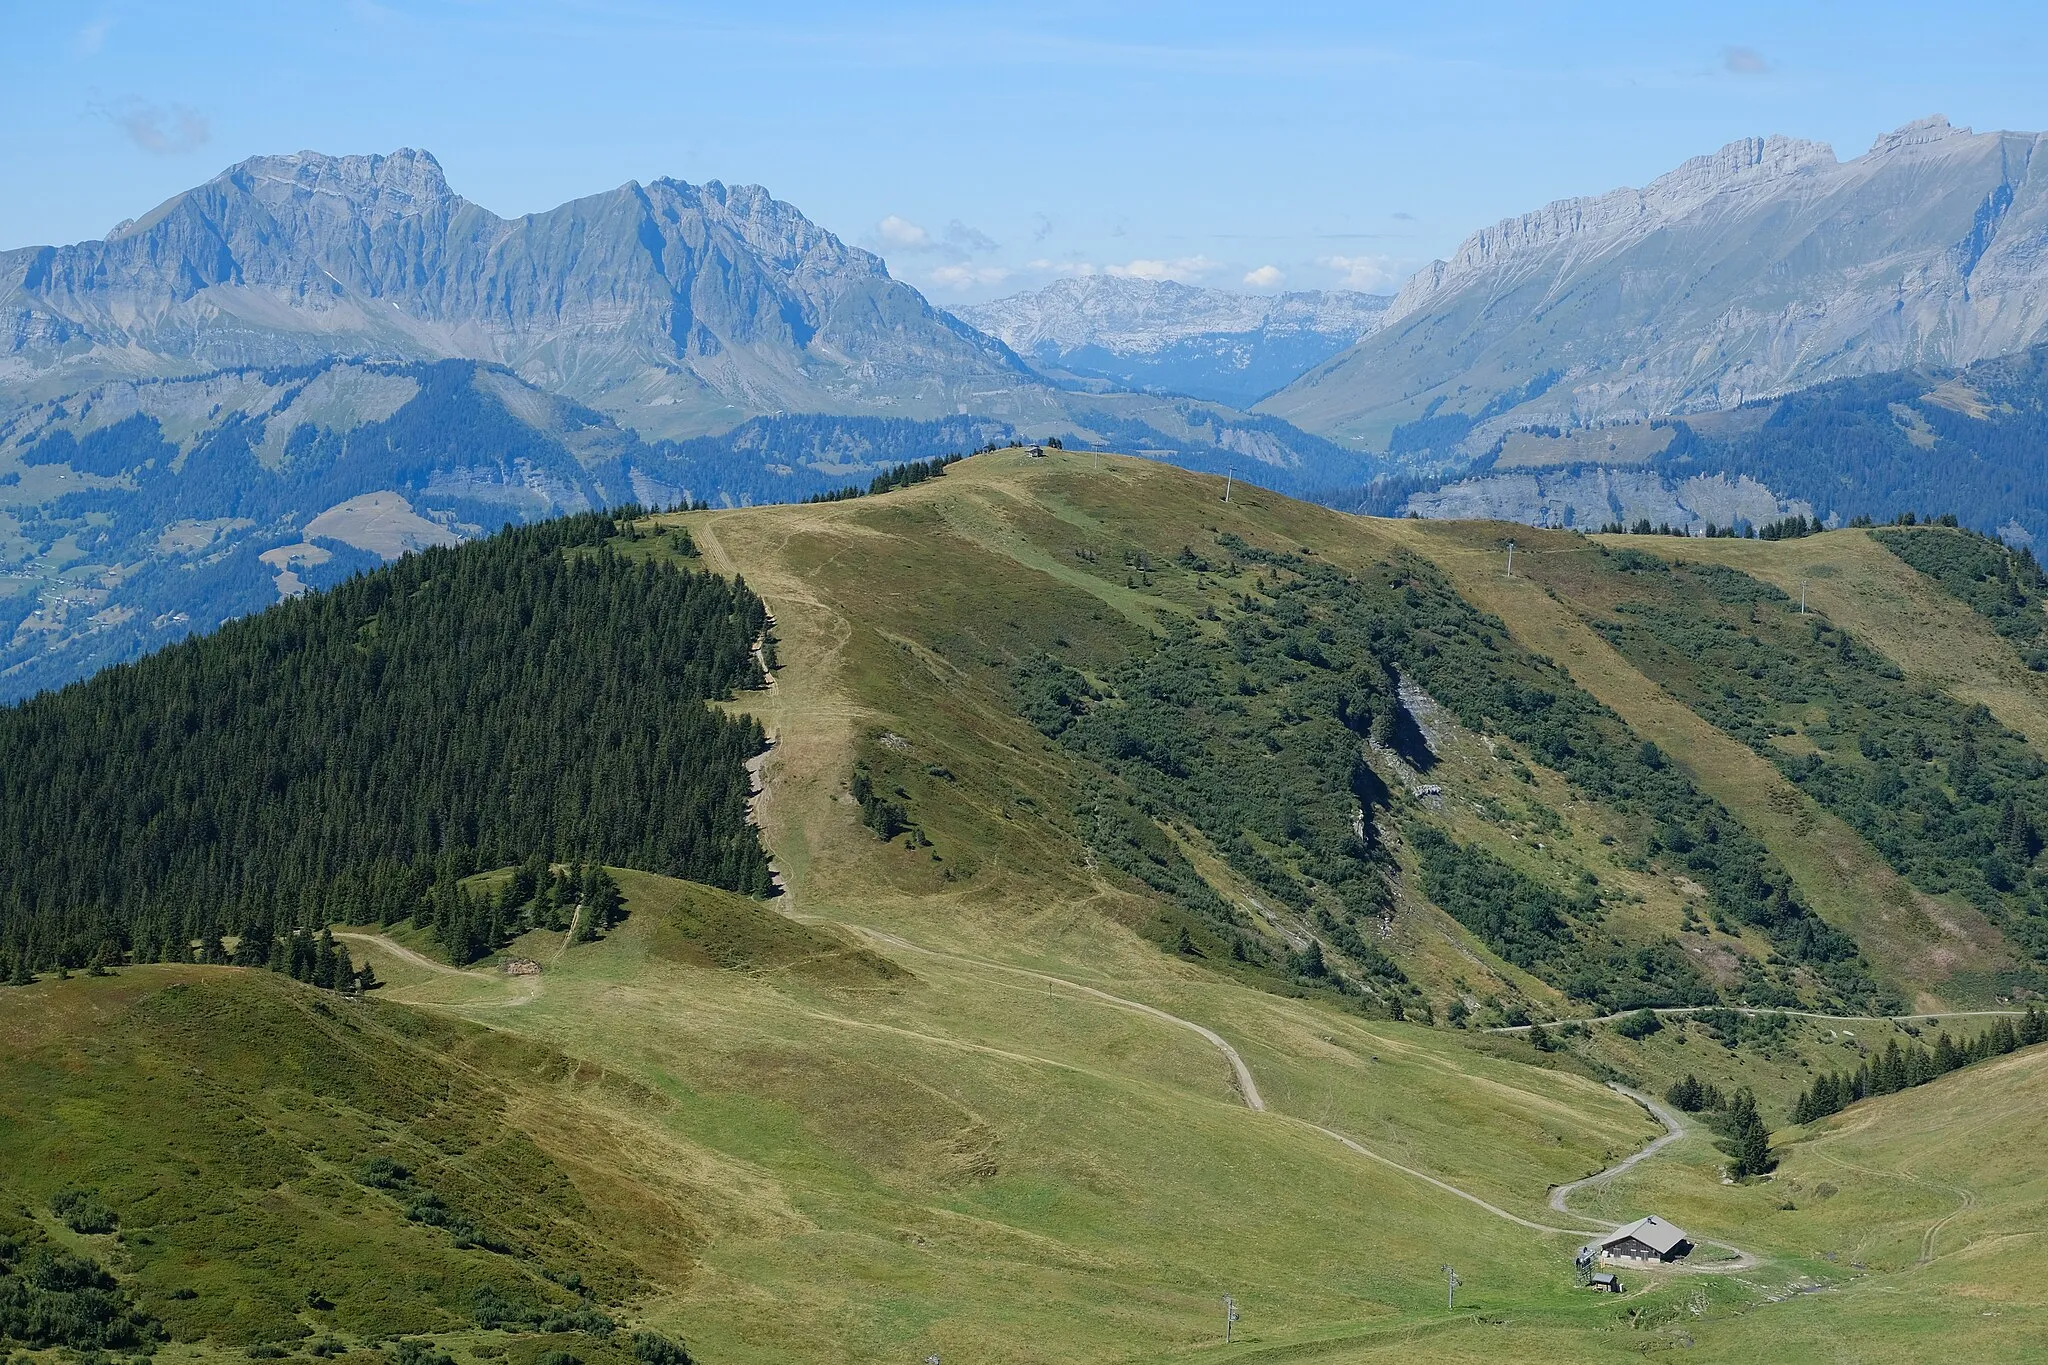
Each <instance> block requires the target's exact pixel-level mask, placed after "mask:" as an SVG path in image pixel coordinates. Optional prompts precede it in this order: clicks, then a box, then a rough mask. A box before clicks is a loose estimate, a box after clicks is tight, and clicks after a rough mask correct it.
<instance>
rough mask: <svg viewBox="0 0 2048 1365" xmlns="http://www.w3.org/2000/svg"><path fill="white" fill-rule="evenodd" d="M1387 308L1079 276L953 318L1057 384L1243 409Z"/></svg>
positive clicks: (1376, 300) (1381, 300) (1364, 330)
mask: <svg viewBox="0 0 2048 1365" xmlns="http://www.w3.org/2000/svg"><path fill="white" fill-rule="evenodd" d="M1389 302H1390V300H1389V299H1388V298H1387V297H1386V296H1384V295H1380V294H1363V293H1356V292H1351V291H1344V290H1332V291H1327V292H1326V291H1321V290H1314V291H1306V292H1300V293H1287V294H1279V295H1262V294H1233V293H1229V292H1226V291H1224V290H1221V289H1204V288H1199V287H1197V286H1194V285H1187V284H1181V283H1178V282H1177V281H1173V280H1138V279H1127V278H1116V277H1111V276H1107V275H1091V276H1085V277H1070V278H1067V279H1062V280H1056V281H1054V282H1053V283H1052V284H1049V285H1047V286H1046V287H1045V288H1043V289H1039V290H1035V291H1033V292H1031V293H1027V294H1015V295H1012V296H1011V297H1009V298H1005V299H997V300H996V301H994V302H993V303H984V304H977V305H975V306H973V307H969V308H958V309H955V310H954V312H955V313H956V314H957V315H958V316H959V317H960V318H962V319H963V320H965V321H966V322H968V323H970V324H972V325H973V326H975V327H977V328H979V329H981V330H982V331H983V332H986V333H987V334H988V335H990V336H992V337H995V338H997V339H998V340H1000V341H1002V342H1003V343H1004V344H1006V345H1007V346H1009V347H1010V348H1011V349H1012V350H1014V351H1016V352H1017V353H1018V354H1020V355H1022V356H1024V357H1025V358H1026V359H1027V360H1029V361H1030V362H1031V363H1032V364H1033V365H1034V366H1036V367H1037V368H1038V369H1039V370H1041V371H1042V372H1044V373H1045V374H1047V375H1048V376H1050V377H1052V378H1054V379H1056V380H1060V381H1062V382H1073V381H1077V380H1078V381H1082V382H1084V383H1087V382H1089V381H1092V383H1093V385H1094V386H1096V387H1103V386H1114V387H1118V388H1129V389H1139V390H1143V391H1146V392H1153V393H1175V394H1186V395H1188V396H1189V397H1193V398H1210V399H1214V400H1216V401H1218V402H1222V403H1229V404H1232V405H1233V406H1238V407H1249V406H1251V405H1252V404H1253V403H1256V402H1257V401H1258V400H1259V399H1261V398H1264V397H1265V396H1266V395H1268V394H1270V393H1272V392H1273V391H1274V390H1275V389H1278V388H1280V387H1282V386H1283V385H1285V384H1287V383H1288V382H1290V381H1291V380H1293V379H1295V378H1296V377H1298V376H1299V375H1301V374H1302V373H1303V372H1304V371H1305V370H1307V369H1309V368H1310V367H1312V366H1314V365H1318V364H1320V363H1322V362H1323V361H1325V360H1327V359H1329V358H1330V357H1331V356H1333V355H1335V354H1337V352H1339V351H1341V350H1343V349H1344V348H1345V347H1347V346H1349V345H1351V344H1352V343H1353V342H1355V341H1357V340H1358V339H1359V338H1361V337H1364V336H1366V335H1368V334H1370V333H1371V332H1372V331H1373V330H1374V329H1375V328H1377V327H1378V326H1379V323H1380V319H1381V317H1382V316H1383V315H1384V314H1385V312H1386V309H1387V304H1388V303H1389Z"/></svg>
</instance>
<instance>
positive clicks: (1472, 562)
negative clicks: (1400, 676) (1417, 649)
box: [1385, 521, 2003, 1012]
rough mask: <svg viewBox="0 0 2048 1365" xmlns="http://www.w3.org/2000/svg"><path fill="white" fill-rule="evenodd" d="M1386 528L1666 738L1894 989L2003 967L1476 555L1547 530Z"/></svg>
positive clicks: (1929, 1003) (1973, 915)
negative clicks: (1503, 537)
mask: <svg viewBox="0 0 2048 1365" xmlns="http://www.w3.org/2000/svg"><path fill="white" fill-rule="evenodd" d="M1385 527H1386V529H1387V530H1388V531H1389V532H1390V533H1391V534H1392V535H1394V536H1396V537H1397V538H1399V539H1402V540H1404V541H1405V542H1406V543H1407V544H1409V545H1410V546H1411V548H1413V549H1414V550H1415V551H1416V553H1418V554H1420V555H1421V556H1423V557H1424V558H1426V559H1429V560H1431V562H1433V563H1435V564H1436V565H1437V567H1438V568H1439V569H1441V570H1442V571H1443V573H1444V574H1445V575H1446V576H1448V577H1449V578H1450V579H1451V581H1452V582H1453V583H1454V584H1455V585H1456V586H1457V589H1458V591H1459V592H1460V593H1461V594H1463V595H1464V596H1465V597H1466V598H1467V600H1469V601H1471V602H1472V603H1473V604H1474V605H1475V606H1478V607H1479V608H1480V609H1481V610H1484V611H1488V612H1491V613H1493V614H1494V615H1496V616H1498V617H1500V618H1501V619H1502V620H1503V621H1505V622H1507V625H1508V629H1509V631H1510V632H1511V633H1513V635H1514V636H1515V638H1516V639H1517V640H1518V641H1519V642H1520V643H1521V644H1522V645H1523V646H1524V647H1525V648H1527V649H1530V650H1532V651H1534V652H1536V653H1539V654H1547V655H1549V656H1550V657H1551V658H1553V659H1555V660H1557V661H1558V663H1560V664H1561V665H1563V666H1564V668H1565V669H1566V670H1567V671H1568V672H1569V673H1570V674H1571V675H1572V677H1573V679H1574V680H1575V681H1576V682H1577V683H1578V684H1579V685H1580V686H1581V687H1583V688H1585V689H1586V690H1587V691H1588V692H1590V693H1592V694H1593V695H1594V696H1595V697H1596V698H1598V699H1599V700H1600V701H1602V702H1604V703H1605V704H1606V705H1608V706H1609V707H1611V708H1613V709H1614V710H1615V711H1616V712H1618V713H1619V714H1620V715H1621V716H1622V718H1623V719H1625V720H1626V721H1627V722H1628V723H1629V725H1630V727H1631V728H1633V729H1634V730H1636V732H1637V733H1639V734H1641V735H1643V736H1644V737H1645V738H1647V739H1652V740H1655V741H1656V742H1657V744H1658V745H1659V746H1660V747H1662V748H1663V749H1664V750H1665V751H1666V752H1668V753H1670V754H1671V755H1672V756H1673V757H1674V758H1676V759H1677V760H1678V761H1679V762H1680V763H1682V764H1684V765H1685V768H1686V770H1687V772H1688V773H1690V774H1691V775H1692V777H1693V780H1694V781H1696V782H1697V783H1699V785H1700V787H1701V788H1702V789H1703V790H1705V791H1706V792H1708V793H1709V794H1710V795H1712V796H1714V797H1716V798H1718V799H1719V800H1720V802H1721V803H1722V804H1723V805H1724V806H1726V807H1728V809H1730V810H1731V811H1735V812H1737V813H1738V815H1739V816H1740V818H1741V819H1742V820H1743V821H1744V822H1745V823H1746V824H1748V825H1749V827H1750V828H1751V829H1753V830H1754V831H1755V832H1756V834H1757V837H1758V838H1760V839H1762V840H1763V842H1764V844H1765V846H1766V847H1768V848H1769V849H1770V851H1771V852H1772V853H1773V854H1775V855H1776V856H1777V858H1778V860H1779V861H1780V862H1781V863H1783V864H1784V866H1785V868H1786V870H1787V871H1788V872H1790V873H1791V874H1792V876H1793V877H1794V878H1795V879H1796V880H1797V881H1798V883H1799V889H1800V890H1801V891H1802V892H1804V893H1805V895H1806V897H1807V899H1808V900H1809V901H1810V902H1811V903H1812V905H1813V907H1814V909H1815V910H1816V911H1817V912H1818V913H1819V914H1820V915H1821V916H1822V917H1823V918H1824V919H1826V920H1827V921H1828V923H1830V924H1833V925H1835V926H1836V927H1838V928H1842V929H1845V930H1847V931H1849V932H1850V933H1852V934H1854V935H1855V937H1856V940H1857V942H1858V943H1859V944H1861V945H1862V947H1863V949H1864V951H1865V954H1866V955H1867V956H1868V957H1869V958H1870V960H1871V962H1872V964H1873V965H1874V966H1875V967H1876V968H1877V970H1878V971H1879V973H1880V974H1881V975H1882V976H1883V977H1884V978H1885V979H1886V980H1888V981H1889V982H1890V983H1891V984H1893V985H1896V986H1899V987H1901V988H1902V989H1907V988H1909V987H1910V985H1911V983H1914V982H1922V983H1925V982H1934V983H1939V982H1941V981H1943V980H1944V979H1946V978H1947V977H1948V976H1949V975H1950V974H1951V973H1953V972H1954V971H1956V970H1958V969H1962V968H1968V967H1986V966H1991V965H1996V964H1997V963H1999V962H2002V961H2003V958H2002V957H1994V956H1992V955H1991V954H1989V953H1987V952H1986V951H1985V950H1984V949H1982V948H1980V947H1979V945H1980V944H1982V943H1986V942H1990V943H1997V942H1999V941H2000V939H1999V935H1998V932H1997V930H1996V929H1994V928H1993V927H1992V926H1991V925H1989V924H1988V923H1985V922H1984V920H1983V917H1982V915H1980V914H1979V913H1978V912H1977V911H1976V910H1975V909H1974V908H1972V907H1969V906H1963V905H1957V904H1951V903H1949V902H1946V901H1937V900H1935V899H1934V898H1932V897H1929V896H1926V895H1923V894H1921V893H1920V892H1918V891H1917V890H1915V889H1914V888H1913V887H1912V886H1911V885H1910V884H1909V883H1907V882H1906V881H1905V879H1904V878H1902V877H1900V876H1899V875H1898V874H1897V873H1896V872H1894V871H1892V869H1891V868H1890V867H1889V866H1887V865H1886V864H1885V862H1884V861H1883V859H1881V858H1880V857H1878V855H1877V852H1876V850H1874V849H1872V848H1870V847H1869V846H1868V845H1867V844H1865V843H1864V841H1863V840H1862V838H1861V837H1860V836H1858V835H1857V834H1856V832H1855V831H1854V830H1852V829H1850V828H1849V827H1848V825H1846V824H1844V823H1843V822H1842V821H1841V820H1839V819H1837V818H1836V817H1834V816H1832V815H1830V814H1828V813H1827V812H1826V811H1823V810H1822V809H1820V807H1819V806H1818V805H1817V804H1816V803H1815V802H1814V801H1813V800H1812V799H1811V798H1810V797H1808V796H1807V795H1806V794H1805V793H1804V792H1802V791H1800V790H1799V789H1798V788H1797V787H1795V786H1794V785H1793V784H1792V783H1791V782H1789V781H1788V780H1786V778H1785V777H1784V775H1783V774H1782V773H1780V772H1779V771H1778V770H1777V769H1776V768H1774V767H1772V766H1771V765H1770V764H1769V763H1767V762H1766V761H1765V760H1764V759H1763V758H1761V757H1760V756H1758V755H1757V754H1756V753H1755V752H1754V751H1752V750H1751V749H1750V748H1749V747H1748V746H1747V745H1744V744H1742V743H1741V742H1740V741H1738V740H1736V739H1734V738H1733V737H1731V736H1729V735H1726V734H1724V733H1722V732H1721V731H1720V730H1718V729H1716V728H1715V727H1714V726H1712V725H1711V724H1709V723H1708V722H1707V721H1706V720H1704V719H1702V718H1701V717H1700V716H1699V715H1697V714H1695V713H1694V712H1693V711H1692V710H1691V709H1689V708H1688V707H1686V706H1685V705H1684V704H1683V703H1681V702H1680V701H1679V700H1678V699H1677V698H1675V697H1673V696H1672V695H1671V694H1670V693H1669V692H1667V691H1665V690H1664V689H1663V688H1662V687H1659V686H1658V685H1657V684H1655V683H1653V682H1651V681H1650V680H1649V679H1648V678H1646V677H1644V676H1643V675H1642V673H1640V672H1639V671H1638V670H1637V669H1636V668H1635V667H1634V666H1633V665H1631V664H1630V663H1629V662H1628V661H1627V660H1626V659H1625V658H1623V657H1622V656H1621V654H1620V653H1619V652H1618V651H1617V650H1615V649H1614V647H1613V646H1612V645H1609V644H1608V643H1607V642H1606V641H1605V640H1603V639H1601V638H1600V637H1599V635H1597V634H1596V633H1595V632H1593V631H1592V630H1591V629H1589V628H1588V627H1587V626H1586V624H1585V623H1584V622H1583V621H1581V620H1580V619H1579V617H1578V616H1577V615H1576V614H1575V613H1574V612H1573V611H1572V610H1571V609H1570V608H1569V607H1568V606H1566V605H1565V604H1563V603H1562V602H1560V601H1558V600H1557V599H1555V598H1553V597H1552V596H1550V595H1548V593H1547V592H1546V590H1545V589H1544V588H1543V586H1542V585H1541V584H1539V583H1537V582H1535V581H1533V580H1531V579H1528V578H1515V579H1509V578H1507V577H1506V576H1505V574H1504V573H1503V572H1502V571H1501V563H1502V561H1501V558H1500V556H1499V555H1498V554H1481V553H1474V551H1475V550H1478V549H1481V548H1485V549H1489V550H1490V549H1491V548H1492V541H1493V540H1494V539H1495V538H1496V535H1497V534H1513V535H1515V536H1516V537H1517V539H1518V542H1519V543H1522V544H1525V545H1526V544H1529V543H1531V542H1534V543H1535V544H1537V545H1539V546H1540V545H1541V544H1542V543H1543V541H1544V535H1543V533H1542V532H1534V531H1531V530H1530V529H1529V528H1528V527H1521V526H1518V527H1513V528H1511V529H1510V528H1507V527H1492V526H1481V525H1477V524H1468V523H1436V522H1426V521H1399V522H1389V523H1385ZM1576 541H1577V538H1576V537H1565V536H1558V537H1556V543H1557V544H1558V546H1559V547H1561V548H1572V546H1573V543H1574V542H1576ZM1672 543H1673V544H1680V545H1686V544H1691V543H1692V542H1690V541H1678V540H1673V541H1672ZM1702 543H1705V542H1702ZM1715 543H1717V544H1718V543H1719V542H1715ZM1728 543H1730V544H1736V543H1742V542H1733V541H1731V542H1728ZM1758 543H1759V544H1762V543H1763V542H1758ZM1786 543H1788V542H1771V544H1772V545H1774V546H1776V545H1782V544H1786ZM1789 543H1790V544H1793V545H1799V544H1804V543H1805V542H1800V541H1793V542H1789ZM1911 998H1913V1000H1914V1004H1915V1007H1916V1012H1919V1011H1926V1010H1940V1009H1944V1008H1947V1007H1948V1006H1949V1005H1951V1004H1954V1003H1958V1002H1955V1001H1951V1000H1948V999H1946V998H1945V997H1943V996H1942V995H1940V994H1939V993H1938V991H1937V990H1936V989H1931V988H1922V989H1920V990H1919V991H1918V992H1917V993H1916V994H1915V995H1913V996H1912V997H1911Z"/></svg>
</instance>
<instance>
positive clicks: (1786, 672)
mask: <svg viewBox="0 0 2048 1365" xmlns="http://www.w3.org/2000/svg"><path fill="white" fill-rule="evenodd" d="M1593 573H1594V574H1595V575H1596V577H1597V578H1599V579H1605V580H1606V581H1605V582H1604V583H1600V584H1599V585H1598V586H1599V587H1600V588H1601V590H1602V591H1604V592H1606V593H1607V594H1608V595H1609V598H1610V600H1612V601H1613V603H1614V607H1613V610H1612V612H1611V613H1608V614H1603V615H1601V616H1600V617H1599V619H1596V620H1594V621H1593V625H1594V627H1595V628H1596V629H1597V630H1599V631H1600V633H1601V634H1602V635H1603V636H1605V637H1606V639H1607V640H1608V641H1609V642H1610V643H1612V644H1613V645H1614V646H1615V647H1616V648H1617V649H1618V650H1620V651H1621V652H1622V653H1623V654H1624V655H1626V656H1627V657H1628V659H1629V661H1630V662H1631V663H1633V664H1634V665H1635V666H1636V667H1638V668H1640V669H1642V670H1643V672H1644V673H1645V674H1647V675H1648V676H1650V677H1651V678H1654V679H1655V680H1656V681H1658V682H1659V683H1662V684H1663V685H1664V686H1666V687H1668V688H1670V689H1671V690H1672V691H1673V692H1674V693H1676V694H1677V695H1678V696H1679V697H1680V698H1681V699H1682V700H1683V701H1685V703H1686V704H1687V705H1689V706H1691V707H1692V708H1693V709H1694V710H1696V711H1698V712H1699V714H1700V715H1702V716H1704V717H1705V718H1706V719H1708V720H1709V721H1711V722H1713V723H1714V724H1715V725H1717V726H1719V727H1720V728H1721V729H1723V730H1726V731H1727V732H1728V733H1730V734H1732V735H1734V736H1735V737H1736V738H1738V739H1740V740H1742V741H1743V742H1745V743H1747V744H1748V745H1749V746H1750V747H1751V748H1752V749H1754V750H1756V752H1757V753H1759V754H1761V755H1762V756H1763V757H1765V758H1766V759H1768V760H1770V761H1771V762H1773V763H1775V764H1776V765H1777V766H1778V767H1779V769H1780V770H1781V771H1783V772H1784V774H1785V775H1786V776H1787V777H1788V778H1790V779H1791V780H1792V781H1793V782H1795V783H1797V784H1798V785H1799V786H1800V787H1802V788H1804V789H1805V790H1806V791H1807V792H1808V793H1809V794H1811V795H1812V796H1813V797H1814V799H1815V800H1817V801H1818V802H1819V803H1820V804H1821V805H1822V806H1823V807H1825V808H1826V809H1828V810H1829V811H1832V812H1833V813H1834V814H1836V815H1838V816H1840V817H1841V818H1842V820H1844V821H1845V822H1846V823H1847V824H1848V825H1849V826H1850V827H1851V828H1853V829H1855V830H1856V832H1857V833H1859V834H1861V835H1862V836H1863V837H1864V838H1865V839H1867V840H1869V842H1870V843H1871V845H1872V846H1873V847H1875V848H1876V849H1877V851H1878V852H1879V853H1880V854H1881V855H1882V856H1883V857H1884V859H1885V861H1886V862H1888V863H1889V864H1891V866H1892V867H1893V868H1894V869H1896V870H1897V871H1898V872H1899V873H1900V874H1902V875H1903V876H1905V877H1906V878H1908V879H1909V880H1910V881H1912V882H1913V884H1914V885H1916V886H1918V887H1919V888H1921V889H1922V890H1924V891H1927V892H1929V893H1932V894H1936V895H1939V894H1943V893H1947V892H1956V893H1959V894H1961V895H1963V896H1966V897H1968V898H1969V899H1970V900H1971V901H1972V902H1974V903H1975V904H1976V905H1977V906H1978V907H1980V908H1981V909H1982V910H1983V911H1984V912H1985V914H1986V915H1987V916H1988V917H1989V918H1990V919H1991V920H1992V921H1993V922H1994V923H1996V924H1998V925H1999V926H2000V927H2001V928H2003V929H2004V930H2005V932H2006V933H2007V934H2008V935H2009V936H2010V937H2012V938H2013V939H2015V940H2017V941H2018V942H2019V943H2020V944H2022V945H2024V947H2025V948H2026V949H2027V950H2028V951H2029V952H2031V953H2032V954H2033V955H2034V956H2035V957H2037V958H2043V957H2048V867H2042V866H2040V865H2039V861H2038V860H2039V857H2040V853H2041V851H2042V836H2041V833H2040V831H2041V830H2042V829H2043V828H2044V827H2048V764H2044V763H2043V761H2042V759H2041V758H2040V757H2039V756H2038V755H2037V754H2035V753H2034V752H2033V750H2032V749H2031V748H2029V747H2028V745H2027V743H2026V741H2025V740H2024V739H2023V738H2022V737H2021V736H2019V735H2018V734H2015V733H2014V732H2012V731H2010V730H2008V729H2006V728H2005V727H2004V726H2002V725H2000V724H1999V723H1998V722H1997V721H1996V720H1994V719H1993V718H1992V716H1991V713H1990V712H1989V711H1988V710H1987V709H1985V708H1984V707H1982V706H1966V705H1964V704H1963V703H1961V702H1959V701H1957V700H1956V699H1955V698H1953V697H1951V696H1949V695H1948V694H1947V693H1944V692H1940V691H1937V690H1936V689H1934V688H1932V687H1929V686H1924V685H1918V684H1914V683H1912V682H1909V681H1907V680H1906V678H1905V677H1904V675H1903V674H1901V673H1900V671H1899V670H1898V669H1897V668H1896V667H1895V666H1893V665H1892V664H1891V663H1890V662H1889V661H1888V660H1886V659H1885V658H1884V657H1883V656H1882V655H1880V654H1878V653H1877V652H1876V651H1875V650H1873V649H1871V648H1869V647H1868V646H1867V645H1865V644H1863V643H1861V642H1860V641H1858V640H1857V639H1855V638H1854V637H1853V636H1851V635H1850V634H1849V632H1847V631H1845V630H1842V629H1839V628H1837V627H1836V626H1834V625H1833V624H1831V623H1830V622H1829V621H1828V620H1827V619H1826V618H1824V617H1822V616H1820V615H1817V614H1815V615H1805V616H1802V615H1800V614H1799V612H1798V610H1797V608H1796V604H1794V603H1792V602H1791V601H1790V599H1789V598H1787V596H1786V595H1785V594H1784V593H1783V592H1780V591H1779V590H1778V589H1777V588H1775V587H1772V586H1770V585H1769V584H1766V583H1762V582H1759V581H1758V580H1756V579H1754V578H1751V577H1749V576H1748V575H1746V574H1743V573H1740V572H1738V571H1736V570H1734V569H1730V568H1726V567H1723V566H1719V565H1711V564H1684V565H1673V564H1668V563H1666V562H1665V561H1663V560H1660V559H1656V558H1653V557H1652V556H1649V555H1644V554H1640V553H1637V552H1635V551H1623V552H1621V553H1618V554H1614V555H1611V556H1606V557H1602V558H1600V559H1599V561H1598V563H1597V565H1596V567H1595V568H1594V569H1593ZM1690 837H1693V838H1694V841H1695V842H1697V839H1696V836H1690ZM1667 842H1669V841H1668V840H1667Z"/></svg>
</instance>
